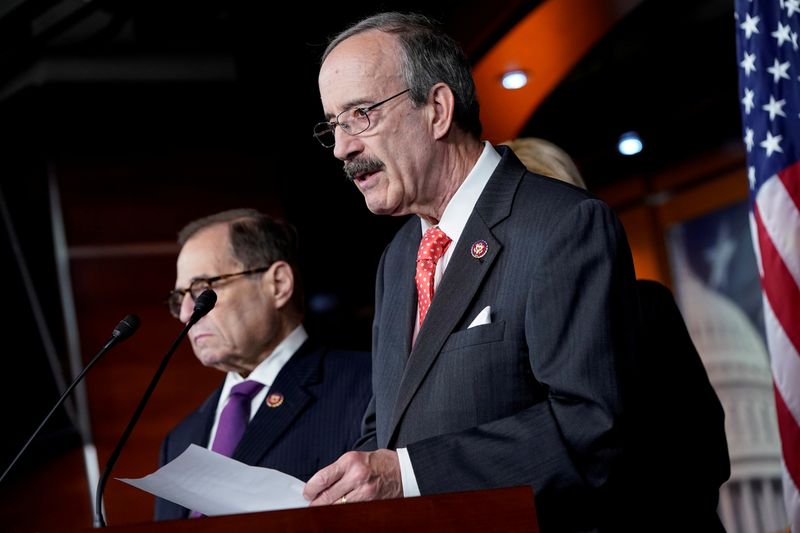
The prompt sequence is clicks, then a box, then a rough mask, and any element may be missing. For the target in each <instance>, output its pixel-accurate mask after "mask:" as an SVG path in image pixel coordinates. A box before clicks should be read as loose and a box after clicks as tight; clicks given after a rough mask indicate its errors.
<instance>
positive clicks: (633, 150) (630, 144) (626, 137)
mask: <svg viewBox="0 0 800 533" xmlns="http://www.w3.org/2000/svg"><path fill="white" fill-rule="evenodd" d="M642 148H644V145H643V144H642V139H640V138H639V134H638V133H636V132H635V131H629V132H627V133H623V134H622V135H621V136H620V138H619V141H617V150H619V153H621V154H622V155H635V154H638V153H639V152H641V151H642Z"/></svg>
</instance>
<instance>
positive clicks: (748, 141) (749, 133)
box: [744, 128, 755, 152]
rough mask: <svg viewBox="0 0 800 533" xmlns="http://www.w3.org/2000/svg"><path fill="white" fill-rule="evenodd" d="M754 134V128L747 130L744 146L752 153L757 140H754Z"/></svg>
mask: <svg viewBox="0 0 800 533" xmlns="http://www.w3.org/2000/svg"><path fill="white" fill-rule="evenodd" d="M753 135H754V132H753V130H752V128H745V134H744V144H745V146H747V151H748V152H750V151H752V150H753V144H754V143H755V140H754V139H753Z"/></svg>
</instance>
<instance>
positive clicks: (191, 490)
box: [117, 444, 308, 516]
mask: <svg viewBox="0 0 800 533" xmlns="http://www.w3.org/2000/svg"><path fill="white" fill-rule="evenodd" d="M117 479H119V480H120V481H123V482H125V483H127V484H129V485H133V486H134V487H136V488H139V489H141V490H144V491H146V492H149V493H151V494H154V495H156V496H159V497H161V498H164V499H165V500H169V501H171V502H174V503H177V504H179V505H182V506H184V507H186V508H188V509H192V510H194V511H198V512H200V513H203V514H204V515H208V516H215V515H223V514H237V513H253V512H258V511H272V510H276V509H291V508H296V507H307V506H308V502H307V501H306V500H305V498H303V487H304V486H305V483H303V482H302V481H300V480H299V479H297V478H294V477H292V476H290V475H288V474H284V473H282V472H279V471H277V470H272V469H270V468H262V467H258V466H249V465H246V464H243V463H240V462H239V461H235V460H233V459H231V458H230V457H225V456H224V455H220V454H218V453H216V452H212V451H211V450H208V449H206V448H202V447H200V446H197V445H195V444H192V445H191V446H189V447H188V448H187V449H186V451H184V452H183V453H182V454H180V455H179V456H178V457H176V458H175V459H174V460H173V461H171V462H169V463H167V464H165V465H164V466H162V467H161V468H159V469H158V470H156V471H155V472H153V473H152V474H149V475H147V476H145V477H142V478H138V479H130V478H117Z"/></svg>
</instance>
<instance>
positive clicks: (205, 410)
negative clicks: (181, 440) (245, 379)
mask: <svg viewBox="0 0 800 533" xmlns="http://www.w3.org/2000/svg"><path fill="white" fill-rule="evenodd" d="M223 383H224V381H223ZM220 394H222V385H220V386H219V387H217V390H215V391H214V393H213V394H212V395H211V396H209V397H208V398H206V401H204V402H203V404H202V405H201V406H200V408H199V409H197V411H195V412H194V416H195V420H194V422H193V423H191V424H189V425H188V426H189V428H190V429H189V435H188V437H189V443H191V444H197V445H198V446H203V447H204V448H208V447H209V444H210V443H209V442H208V436H209V434H210V433H211V426H213V425H214V415H215V414H216V412H217V404H218V403H219V395H220ZM187 446H188V444H187ZM181 451H183V450H181Z"/></svg>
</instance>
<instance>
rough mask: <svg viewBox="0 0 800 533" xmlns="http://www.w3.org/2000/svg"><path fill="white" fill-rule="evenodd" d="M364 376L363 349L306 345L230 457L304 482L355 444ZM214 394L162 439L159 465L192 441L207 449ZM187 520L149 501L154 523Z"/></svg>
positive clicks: (167, 505)
mask: <svg viewBox="0 0 800 533" xmlns="http://www.w3.org/2000/svg"><path fill="white" fill-rule="evenodd" d="M369 376H370V358H369V354H368V353H367V352H345V351H335V350H329V349H326V348H322V347H319V346H317V345H315V344H314V343H313V342H312V341H311V340H307V341H306V342H305V343H303V345H302V346H301V347H300V348H299V349H298V350H297V352H295V354H294V355H293V356H292V358H291V359H289V361H288V362H287V363H286V364H285V365H284V367H283V368H282V369H281V371H280V372H279V373H278V375H277V377H276V378H275V382H274V383H273V384H272V386H271V387H270V389H269V390H270V393H274V392H279V393H281V394H283V397H284V400H283V403H282V404H281V405H280V406H278V407H275V408H271V407H268V406H267V405H264V404H262V405H261V407H260V408H259V410H258V411H257V412H256V414H255V416H254V417H253V419H252V420H251V421H250V423H249V424H248V426H247V429H246V430H245V433H244V435H243V436H242V440H241V441H240V442H239V445H238V446H237V448H236V450H235V451H234V453H233V458H234V459H236V460H237V461H241V462H242V463H245V464H248V465H254V466H263V467H269V468H274V469H277V470H280V471H281V472H284V473H286V474H289V475H292V476H294V477H296V478H299V479H302V480H303V481H307V480H308V478H310V477H311V476H312V475H314V473H316V472H317V470H319V469H320V468H322V467H324V466H327V465H328V464H330V463H332V462H334V461H335V460H336V459H338V457H339V456H340V455H341V454H342V453H344V452H346V451H348V450H350V449H351V447H352V446H353V444H354V442H355V441H356V439H358V436H359V434H360V433H361V421H362V417H363V415H364V410H365V408H366V406H367V403H368V402H369V398H370V394H371V389H370V380H369ZM221 392H222V386H220V387H219V388H218V389H217V390H216V391H215V392H214V393H213V394H212V395H211V396H209V397H208V399H206V401H205V402H204V403H203V404H202V405H201V406H200V408H199V409H198V410H197V411H195V412H193V413H192V414H190V415H189V416H188V417H187V418H185V419H184V420H183V421H182V422H181V423H180V424H178V426H177V427H175V429H173V430H172V431H171V432H170V433H169V434H168V435H167V437H166V438H165V439H164V442H163V443H162V445H161V455H160V458H159V463H160V464H161V465H164V464H166V463H168V462H169V461H171V460H173V459H174V458H175V457H177V456H178V455H180V454H181V453H182V452H183V451H184V450H185V449H186V448H188V447H189V445H190V444H192V443H194V444H197V445H199V446H203V447H207V446H208V437H209V433H210V432H211V426H212V424H213V422H214V414H215V411H216V407H217V403H218V401H219V395H220V393H221ZM188 515H189V510H188V509H186V508H184V507H181V506H180V505H177V504H175V503H172V502H169V501H166V500H162V499H160V498H157V499H156V510H155V518H156V520H167V519H174V518H186V517H187V516H188Z"/></svg>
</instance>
